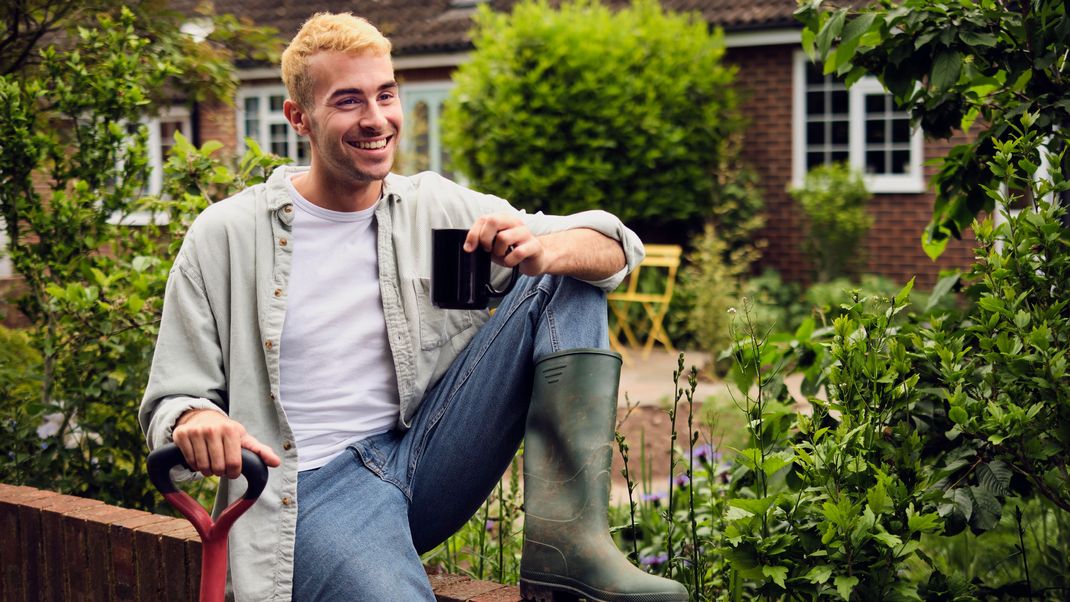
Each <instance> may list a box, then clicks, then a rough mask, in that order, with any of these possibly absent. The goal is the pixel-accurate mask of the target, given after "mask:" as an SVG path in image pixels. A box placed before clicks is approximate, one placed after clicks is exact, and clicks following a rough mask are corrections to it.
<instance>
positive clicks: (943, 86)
mask: <svg viewBox="0 0 1070 602" xmlns="http://www.w3.org/2000/svg"><path fill="white" fill-rule="evenodd" d="M961 70H962V54H960V53H959V52H958V51H954V50H952V51H947V50H945V51H942V52H941V53H940V54H938V55H937V56H936V60H935V61H933V69H932V73H931V74H930V79H929V84H930V85H931V86H932V88H933V91H934V92H937V93H939V92H943V91H945V90H947V89H948V88H950V87H951V86H953V85H955V82H957V81H958V80H959V72H960V71H961Z"/></svg>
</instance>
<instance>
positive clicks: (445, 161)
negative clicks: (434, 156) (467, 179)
mask: <svg viewBox="0 0 1070 602" xmlns="http://www.w3.org/2000/svg"><path fill="white" fill-rule="evenodd" d="M445 110H446V103H445V102H441V103H439V105H438V114H439V117H440V118H441V116H442V114H443V112H444V111H445ZM435 127H438V128H439V129H440V130H441V128H442V124H441V123H438V124H435ZM440 139H441V137H440ZM439 146H440V147H441V149H440V153H439V154H440V155H441V157H442V161H441V162H440V163H439V165H440V167H439V170H438V171H439V173H441V174H442V175H443V176H445V177H447V178H450V179H453V170H452V169H450V153H449V151H448V150H446V146H445V145H444V144H442V143H439Z"/></svg>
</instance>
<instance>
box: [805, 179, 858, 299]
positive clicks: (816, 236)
mask: <svg viewBox="0 0 1070 602" xmlns="http://www.w3.org/2000/svg"><path fill="white" fill-rule="evenodd" d="M791 196H792V197H794V198H795V200H796V201H798V203H799V206H800V207H802V210H803V213H804V214H805V215H806V221H807V224H806V225H807V229H806V239H805V242H804V243H803V247H804V250H805V251H806V254H807V256H808V257H810V258H812V260H813V263H814V270H815V276H816V280H817V281H818V282H828V281H829V280H832V279H833V278H838V277H840V276H849V275H851V274H852V273H854V271H855V270H856V269H857V268H858V267H859V266H860V265H864V264H863V263H861V259H860V257H861V251H862V245H861V243H862V238H863V237H864V236H865V235H866V232H868V231H869V228H870V226H872V225H873V218H872V217H871V216H870V215H869V214H868V213H867V212H866V203H867V202H868V201H869V199H870V197H871V195H870V194H869V191H867V190H866V185H865V183H864V182H863V181H862V176H861V175H859V174H858V173H856V172H854V171H852V170H851V169H850V168H849V167H848V166H846V165H844V164H830V165H821V166H818V167H815V168H814V169H812V170H810V172H809V173H807V174H806V179H805V181H804V183H803V185H802V187H801V188H793V189H792V190H791Z"/></svg>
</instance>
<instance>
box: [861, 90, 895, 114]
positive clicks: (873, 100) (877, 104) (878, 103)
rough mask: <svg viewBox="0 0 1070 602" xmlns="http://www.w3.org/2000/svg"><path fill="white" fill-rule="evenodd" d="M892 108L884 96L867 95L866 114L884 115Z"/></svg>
mask: <svg viewBox="0 0 1070 602" xmlns="http://www.w3.org/2000/svg"><path fill="white" fill-rule="evenodd" d="M889 108H890V107H888V106H887V101H886V97H885V95H883V94H867V95H866V113H884V112H886V111H887V110H888V109H889Z"/></svg>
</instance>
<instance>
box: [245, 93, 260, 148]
mask: <svg viewBox="0 0 1070 602" xmlns="http://www.w3.org/2000/svg"><path fill="white" fill-rule="evenodd" d="M245 136H246V137H247V138H252V139H253V140H257V141H259V139H260V98H258V97H256V96H253V97H250V98H246V99H245Z"/></svg>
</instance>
